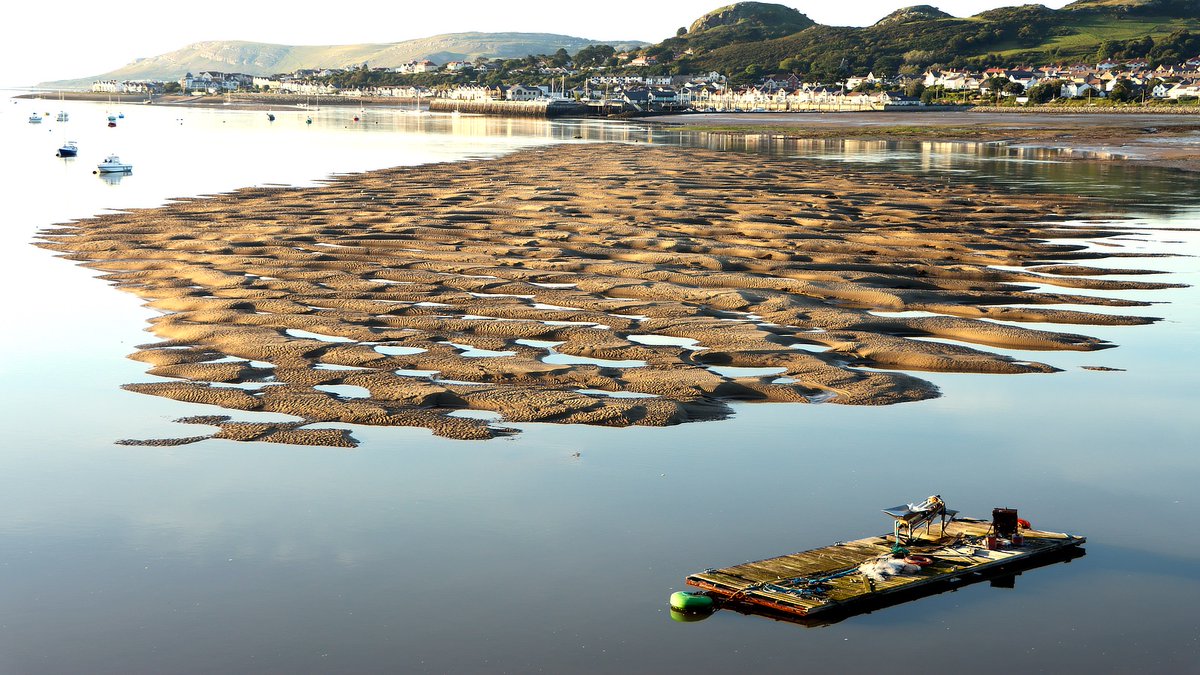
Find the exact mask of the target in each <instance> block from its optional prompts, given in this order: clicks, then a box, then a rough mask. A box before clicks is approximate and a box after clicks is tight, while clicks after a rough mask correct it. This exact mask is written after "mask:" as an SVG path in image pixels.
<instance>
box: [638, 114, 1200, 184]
mask: <svg viewBox="0 0 1200 675" xmlns="http://www.w3.org/2000/svg"><path fill="white" fill-rule="evenodd" d="M653 124H656V125H661V126H664V127H671V128H678V129H686V130H690V131H696V132H705V133H712V134H729V135H739V136H753V135H760V136H769V137H772V138H779V139H788V140H791V139H798V140H879V141H912V142H927V141H931V142H961V143H976V144H993V145H1007V146H1012V147H1023V148H1037V149H1045V150H1053V151H1058V152H1062V153H1064V155H1065V156H1068V157H1073V158H1075V159H1077V160H1079V161H1122V162H1129V163H1131V164H1138V165H1143V166H1151V167H1158V168H1162V169H1170V170H1179V171H1187V172H1200V118H1196V117H1193V116H1192V115H1179V114H1170V115H1156V114H1125V113H1120V114H1114V115H1105V114H1104V113H1085V114H1072V113H1067V112H1050V113H1045V114H1042V115H1039V114H1037V113H1024V114H1012V113H1007V112H1005V113H998V112H989V111H983V112H970V111H962V112H928V113H916V112H904V113H887V112H870V113H828V114H820V113H815V114H814V113H795V114H790V113H760V114H751V115H747V114H742V115H730V114H720V113H716V114H712V113H702V114H698V115H680V116H675V117H665V118H658V119H656V120H655V121H654V122H653Z"/></svg>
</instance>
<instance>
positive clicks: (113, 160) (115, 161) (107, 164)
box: [96, 155, 133, 173]
mask: <svg viewBox="0 0 1200 675" xmlns="http://www.w3.org/2000/svg"><path fill="white" fill-rule="evenodd" d="M131 171H133V165H132V164H126V163H124V162H122V161H121V158H120V157H118V156H116V155H109V156H108V157H105V158H104V161H103V162H100V163H99V164H97V165H96V173H129V172H131Z"/></svg>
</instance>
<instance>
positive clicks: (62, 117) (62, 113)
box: [54, 110, 71, 122]
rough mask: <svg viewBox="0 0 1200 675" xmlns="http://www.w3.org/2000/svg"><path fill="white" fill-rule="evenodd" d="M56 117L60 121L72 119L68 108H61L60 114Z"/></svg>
mask: <svg viewBox="0 0 1200 675" xmlns="http://www.w3.org/2000/svg"><path fill="white" fill-rule="evenodd" d="M54 119H55V120H57V121H59V122H69V121H70V120H71V116H70V115H68V114H67V111H66V110H59V111H58V115H57V116H56V117H55V118H54Z"/></svg>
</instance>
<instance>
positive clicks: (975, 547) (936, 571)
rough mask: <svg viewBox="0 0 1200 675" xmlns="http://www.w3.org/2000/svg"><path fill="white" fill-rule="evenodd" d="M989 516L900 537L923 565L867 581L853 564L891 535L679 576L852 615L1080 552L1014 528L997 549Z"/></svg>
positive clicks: (889, 542) (789, 611)
mask: <svg viewBox="0 0 1200 675" xmlns="http://www.w3.org/2000/svg"><path fill="white" fill-rule="evenodd" d="M991 526H992V523H991V522H990V521H984V520H975V519H970V518H963V519H956V520H951V521H950V522H948V523H946V525H945V529H944V530H943V529H941V528H938V531H937V532H931V531H926V532H925V533H924V534H923V535H922V538H919V539H917V538H914V539H912V540H909V541H906V542H903V544H902V545H903V547H904V548H905V549H907V550H908V551H909V559H910V560H911V559H914V558H915V557H916V556H922V557H923V558H927V559H928V561H926V560H923V559H922V560H918V562H921V563H925V564H924V565H923V566H921V567H915V566H914V567H913V568H912V569H914V570H915V571H912V572H910V573H902V574H898V575H895V576H891V577H888V578H885V579H871V578H869V577H868V576H867V575H865V574H863V573H861V572H859V570H858V567H859V566H860V565H863V564H865V563H871V562H873V561H876V560H879V559H881V558H889V557H891V556H892V552H893V550H894V548H895V545H896V539H895V537H894V536H893V535H891V534H888V535H884V536H878V537H868V538H866V539H858V540H856V541H850V542H844V543H838V544H834V545H833V546H826V547H823V548H817V549H813V550H811V551H802V552H800V553H793V554H791V555H784V556H779V557H778V558H768V559H766V560H759V561H756V562H748V563H744V564H741V565H735V566H733V567H724V568H720V569H712V570H708V571H705V572H700V573H697V574H692V575H690V576H689V577H688V578H687V583H688V584H690V585H692V586H697V587H699V588H703V589H704V590H706V591H709V592H711V593H713V594H714V595H716V596H717V597H719V598H721V599H722V600H723V602H724V603H726V604H729V605H736V604H741V605H753V606H757V607H762V608H766V609H768V610H770V611H773V612H780V613H783V614H786V615H791V616H797V617H808V616H812V615H814V614H820V613H822V612H830V613H833V612H831V610H842V611H844V612H849V613H856V610H858V611H862V610H864V609H866V608H867V607H871V606H878V605H887V604H894V602H895V601H898V600H900V598H898V597H896V596H902V595H908V594H910V593H915V594H920V593H921V592H922V591H926V592H929V593H935V592H937V589H938V588H939V587H944V586H945V585H946V582H953V581H957V580H961V579H963V578H964V577H970V578H978V577H982V576H985V575H987V574H988V573H989V572H996V571H999V570H1001V569H1009V568H1014V569H1016V568H1031V567H1037V566H1040V564H1042V563H1046V562H1052V561H1057V560H1058V559H1069V558H1070V556H1069V555H1067V556H1064V555H1063V554H1068V553H1075V554H1076V555H1078V554H1082V551H1079V550H1078V548H1077V547H1079V546H1080V545H1081V544H1083V543H1084V542H1085V541H1087V540H1086V539H1084V538H1083V537H1077V536H1073V535H1069V534H1063V533H1060V532H1044V531H1041V530H1034V529H1022V530H1021V534H1022V535H1023V536H1024V541H1023V543H1021V544H1020V545H1008V546H1005V547H1002V548H999V549H997V550H990V549H988V548H987V546H986V540H987V537H988V535H989V533H990V531H991Z"/></svg>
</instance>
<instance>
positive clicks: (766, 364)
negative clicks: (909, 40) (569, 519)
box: [38, 144, 1172, 446]
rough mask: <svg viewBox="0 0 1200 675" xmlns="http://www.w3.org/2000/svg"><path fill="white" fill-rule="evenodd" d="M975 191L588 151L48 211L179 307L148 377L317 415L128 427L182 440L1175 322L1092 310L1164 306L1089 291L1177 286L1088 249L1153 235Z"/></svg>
mask: <svg viewBox="0 0 1200 675" xmlns="http://www.w3.org/2000/svg"><path fill="white" fill-rule="evenodd" d="M763 181H769V182H770V184H771V185H772V186H773V187H772V189H771V190H769V191H764V190H763V189H762V185H763ZM955 190H956V189H955V188H954V187H953V186H952V184H949V183H946V182H943V181H939V180H937V179H930V178H929V177H925V176H915V175H908V174H902V173H896V174H889V175H887V176H881V175H880V174H879V173H878V172H874V171H869V170H862V169H857V168H853V167H832V166H829V165H827V164H823V163H819V162H805V161H797V160H793V159H789V158H775V157H766V156H758V157H755V158H754V161H746V158H745V157H743V156H733V155H730V154H728V153H721V152H719V151H712V150H701V149H693V148H688V149H682V148H662V147H649V146H636V147H635V146H629V145H615V144H597V145H587V146H578V145H564V146H551V147H548V148H537V149H531V150H525V151H521V152H518V153H515V154H513V155H509V156H506V157H503V158H499V159H489V160H474V161H468V162H461V163H450V164H431V165H424V166H418V167H400V168H394V169H384V170H378V171H370V172H366V173H362V174H352V175H347V176H338V177H335V178H333V179H332V180H330V181H329V182H328V183H327V184H324V185H320V186H316V187H310V188H267V187H263V188H244V189H240V190H237V191H235V192H232V193H229V194H223V195H216V196H213V197H206V198H204V199H197V200H181V201H179V202H175V203H171V204H168V205H166V206H163V207H158V208H152V209H139V210H132V211H128V212H122V213H114V214H108V215H102V216H98V217H94V218H88V219H84V220H81V221H79V222H77V223H71V224H67V225H62V226H57V227H54V228H50V229H46V230H43V232H42V233H41V235H40V237H39V238H40V240H41V241H40V242H39V243H38V245H39V246H42V247H44V248H48V249H51V250H54V251H57V252H59V253H61V254H63V255H64V256H65V257H66V258H68V259H71V260H75V261H77V262H80V263H81V264H84V265H86V266H88V267H91V268H94V269H97V270H100V271H102V272H103V273H104V274H103V275H102V276H101V278H102V279H104V280H106V281H109V282H112V283H114V284H116V285H117V286H118V287H119V288H121V289H122V290H125V291H127V292H131V293H135V294H137V295H139V296H140V297H142V298H143V299H144V300H145V301H146V303H147V304H148V306H150V307H153V308H154V309H156V310H158V311H160V312H162V313H163V314H162V316H158V317H156V318H155V319H153V320H152V322H151V327H150V330H151V331H152V332H153V333H154V334H155V335H156V336H157V337H158V339H159V342H157V343H151V344H146V345H141V346H139V347H138V351H136V352H135V353H134V354H133V355H131V358H133V359H136V360H139V361H143V362H145V363H147V364H149V365H150V369H149V371H148V372H149V374H151V375H155V376H160V377H166V378H171V379H170V380H168V381H159V382H154V383H133V384H129V385H127V386H126V388H127V389H129V390H131V391H136V392H141V393H146V394H151V395H158V396H164V397H168V398H174V399H178V400H184V401H191V402H198V403H207V404H212V405H217V406H219V407H221V408H224V409H226V410H261V411H269V412H279V413H286V414H291V415H297V416H299V417H301V418H303V420H304V421H303V422H299V423H289V424H251V423H245V422H238V421H236V420H233V419H232V418H230V417H228V416H224V415H212V416H204V417H198V418H188V419H187V420H181V421H183V422H188V423H195V424H205V425H212V426H216V427H217V428H218V431H217V432H216V433H215V434H214V435H209V436H190V437H188V438H184V439H158V440H153V439H152V440H148V441H146V440H142V441H128V442H130V443H148V444H156V445H166V444H174V443H180V442H194V441H196V440H203V439H204V438H209V437H218V438H229V439H235V440H247V441H250V440H255V441H268V442H286V443H308V444H315V445H344V446H345V445H354V444H355V442H354V440H353V438H352V437H351V436H350V433H349V432H348V431H345V430H341V429H328V428H325V429H312V428H306V427H307V425H309V424H311V423H314V422H345V423H355V424H377V425H403V426H419V427H425V428H428V429H430V430H432V431H433V432H434V433H435V434H438V435H442V436H446V437H451V438H460V439H483V438H489V437H493V436H496V435H503V434H507V433H512V430H511V429H508V428H505V427H503V426H498V425H497V424H493V423H489V422H488V421H486V420H482V419H478V418H471V417H464V416H462V415H460V414H459V415H456V414H455V413H456V412H461V411H465V410H474V411H489V412H491V413H496V414H499V416H500V417H501V419H502V421H509V422H550V423H567V424H595V425H605V426H629V425H646V426H665V425H671V424H679V423H683V422H689V421H703V420H713V419H721V418H723V417H726V416H727V415H728V414H729V407H728V404H729V402H733V401H764V402H770V401H779V402H793V403H813V404H818V403H833V404H846V405H886V404H894V403H902V402H908V401H919V400H923V399H927V398H932V397H936V396H938V395H939V392H938V391H937V388H936V387H935V386H933V385H932V384H931V383H929V382H928V381H926V380H923V379H921V378H920V377H918V376H915V375H912V374H910V373H913V372H918V373H919V372H921V371H931V372H962V373H980V374H1018V373H1052V372H1055V371H1056V370H1057V368H1055V367H1053V366H1051V365H1049V364H1046V363H1040V362H1033V361H1023V360H1021V361H1018V360H1014V359H1012V358H1009V357H1007V356H1003V355H1000V354H997V353H995V352H991V351H989V350H988V347H1000V348H1005V349H1035V350H1047V351H1054V350H1068V351H1093V350H1098V349H1106V348H1109V347H1112V346H1114V345H1112V344H1111V343H1108V342H1106V341H1103V340H1098V339H1095V338H1092V337H1089V336H1087V335H1084V334H1076V333H1062V332H1054V331H1049V330H1043V329H1039V328H1035V327H1025V326H1024V325H1022V324H1024V323H1030V322H1031V323H1034V324H1041V323H1055V324H1075V325H1079V326H1087V325H1123V326H1135V325H1140V324H1146V323H1150V322H1153V321H1154V320H1155V319H1150V318H1144V317H1139V316H1131V315H1122V314H1112V313H1107V312H1105V311H1090V310H1089V309H1087V308H1088V307H1094V308H1107V310H1108V311H1112V310H1113V309H1114V308H1120V307H1131V306H1144V305H1146V304H1147V303H1145V302H1141V301H1137V302H1134V301H1126V300H1117V299H1112V298H1106V297H1102V296H1094V295H1076V294H1075V293H1072V292H1071V289H1093V290H1101V291H1104V290H1112V291H1116V290H1127V289H1143V290H1153V289H1157V288H1169V287H1172V286H1171V285H1169V284H1161V283H1157V282H1155V281H1153V277H1152V276H1150V278H1149V279H1147V280H1145V281H1141V280H1137V281H1133V280H1121V281H1118V280H1113V279H1108V278H1106V276H1107V275H1109V274H1112V273H1114V271H1113V270H1106V269H1103V268H1100V267H1094V266H1085V265H1087V264H1088V261H1094V260H1098V259H1102V258H1105V257H1110V256H1112V255H1136V253H1133V252H1129V253H1114V252H1107V251H1106V252H1090V251H1084V250H1082V249H1081V248H1079V247H1075V246H1071V245H1064V244H1052V243H1049V241H1050V240H1058V239H1096V238H1100V239H1107V238H1110V237H1117V236H1119V235H1121V234H1124V233H1126V230H1124V229H1123V228H1121V227H1120V225H1119V224H1117V225H1112V226H1090V227H1086V228H1085V227H1079V226H1071V227H1063V226H1058V225H1055V223H1056V222H1058V221H1060V220H1064V219H1071V218H1076V217H1080V216H1084V215H1086V214H1088V213H1089V212H1090V211H1091V210H1092V209H1093V208H1094V206H1093V204H1092V203H1091V202H1089V201H1088V200H1085V199H1081V198H1076V197H1072V196H1063V195H1049V194H1045V195H1038V194H1029V193H1022V194H1014V193H1010V192H999V191H987V190H975V189H973V190H972V191H971V193H970V194H959V193H957V192H956V191H955ZM651 224H653V225H654V227H649V226H650V225H651ZM1014 267H1016V268H1021V269H1019V270H1013V269H1012V268H1014ZM1121 274H1123V275H1129V274H1133V275H1153V274H1155V272H1154V271H1153V270H1133V271H1130V270H1122V271H1121ZM1029 284H1049V285H1052V286H1056V287H1058V288H1059V289H1060V290H1059V291H1049V292H1039V293H1031V292H1029V291H1028V290H1027V288H1028V285H1029ZM1060 304H1070V305H1075V308H1071V309H1066V308H1061V307H1055V305H1060ZM1118 311H1119V310H1118ZM997 320H999V321H1000V323H997ZM914 337H932V338H940V339H942V340H949V341H950V342H939V341H930V340H920V339H916V340H914V339H912V338H914Z"/></svg>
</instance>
